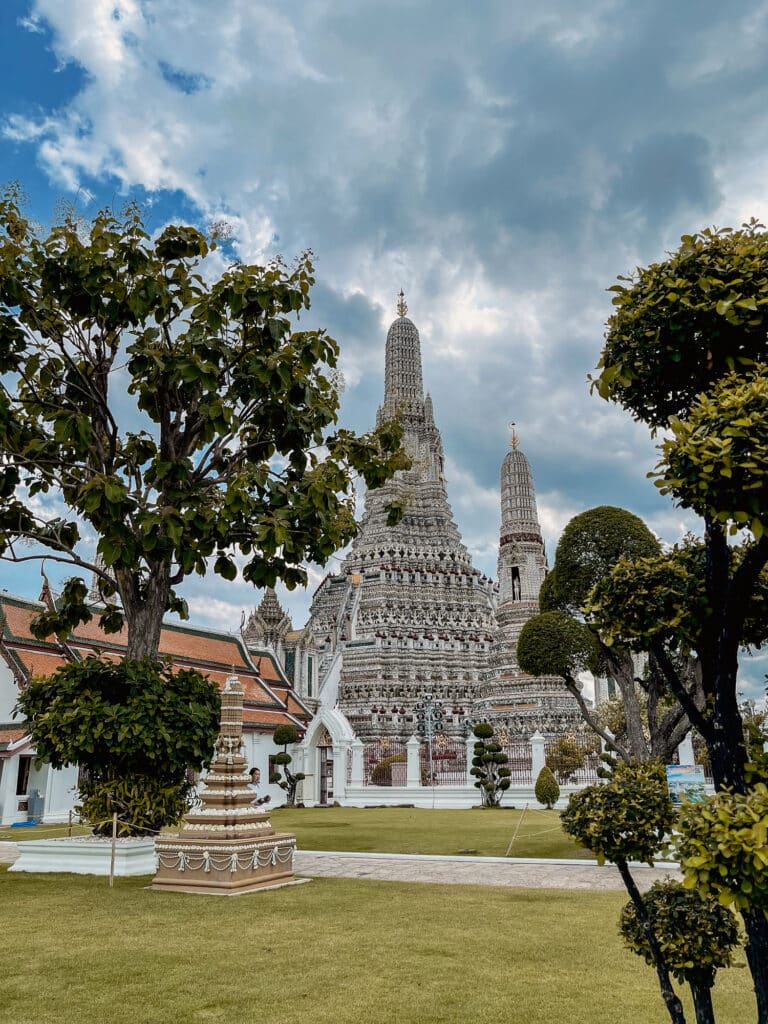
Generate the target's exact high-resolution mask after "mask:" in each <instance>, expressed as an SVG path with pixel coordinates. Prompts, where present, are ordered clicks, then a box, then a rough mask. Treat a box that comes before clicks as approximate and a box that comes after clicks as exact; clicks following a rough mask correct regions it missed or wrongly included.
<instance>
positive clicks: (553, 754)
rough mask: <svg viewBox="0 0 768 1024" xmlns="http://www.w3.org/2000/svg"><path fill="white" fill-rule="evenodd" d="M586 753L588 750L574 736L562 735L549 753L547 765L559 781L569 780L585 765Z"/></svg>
mask: <svg viewBox="0 0 768 1024" xmlns="http://www.w3.org/2000/svg"><path fill="white" fill-rule="evenodd" d="M595 742H597V741H595ZM586 755H587V752H586V750H585V749H584V747H582V745H581V744H580V743H579V741H578V740H577V739H576V738H575V737H574V736H568V735H565V736H560V737H559V738H558V739H557V740H556V741H555V743H554V744H553V746H552V748H551V749H550V751H549V753H548V754H547V757H546V765H547V768H549V769H550V770H551V771H552V772H553V773H554V775H555V777H556V778H557V779H558V781H559V782H568V780H569V779H571V778H573V776H574V775H575V774H576V772H577V771H578V770H579V769H580V768H583V767H584V760H585V758H586Z"/></svg>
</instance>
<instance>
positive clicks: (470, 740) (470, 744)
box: [467, 733, 477, 786]
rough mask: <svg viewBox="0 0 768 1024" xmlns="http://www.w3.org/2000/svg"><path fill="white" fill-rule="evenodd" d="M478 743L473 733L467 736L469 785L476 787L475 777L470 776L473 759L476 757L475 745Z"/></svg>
mask: <svg viewBox="0 0 768 1024" xmlns="http://www.w3.org/2000/svg"><path fill="white" fill-rule="evenodd" d="M476 743H477V737H476V736H474V735H473V734H472V733H470V734H469V736H467V785H468V786H474V784H475V776H474V775H470V772H471V771H472V758H473V757H474V756H475V744H476Z"/></svg>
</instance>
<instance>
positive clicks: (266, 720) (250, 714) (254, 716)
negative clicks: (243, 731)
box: [243, 708, 296, 729]
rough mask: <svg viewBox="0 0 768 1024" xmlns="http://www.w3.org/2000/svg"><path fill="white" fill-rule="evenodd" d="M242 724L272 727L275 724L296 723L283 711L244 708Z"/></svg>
mask: <svg viewBox="0 0 768 1024" xmlns="http://www.w3.org/2000/svg"><path fill="white" fill-rule="evenodd" d="M243 724H244V725H266V726H269V727H270V728H271V729H274V727H275V726H276V725H296V723H295V722H294V721H293V719H292V718H291V717H290V715H287V714H286V713H285V712H284V711H261V710H260V711H252V710H251V709H250V708H246V709H245V710H244V711H243Z"/></svg>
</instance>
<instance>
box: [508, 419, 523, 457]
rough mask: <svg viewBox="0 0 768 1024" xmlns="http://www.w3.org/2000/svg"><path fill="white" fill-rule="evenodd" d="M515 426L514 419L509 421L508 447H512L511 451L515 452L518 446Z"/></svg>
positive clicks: (518, 441)
mask: <svg viewBox="0 0 768 1024" xmlns="http://www.w3.org/2000/svg"><path fill="white" fill-rule="evenodd" d="M515 426H516V424H515V421H514V420H511V421H510V423H509V430H510V435H509V447H510V448H511V449H512V451H513V452H516V451H517V449H518V448H519V447H520V440H519V438H518V436H517V430H515Z"/></svg>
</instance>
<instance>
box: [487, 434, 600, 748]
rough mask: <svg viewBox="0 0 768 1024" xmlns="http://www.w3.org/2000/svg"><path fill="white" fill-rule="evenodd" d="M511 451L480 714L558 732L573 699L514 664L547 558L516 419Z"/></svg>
mask: <svg viewBox="0 0 768 1024" xmlns="http://www.w3.org/2000/svg"><path fill="white" fill-rule="evenodd" d="M509 428H510V441H509V449H510V450H509V451H508V452H507V454H506V456H505V458H504V461H503V462H502V465H501V527H500V531H499V561H498V579H499V603H498V607H497V609H496V621H497V629H496V634H495V639H494V645H493V655H492V658H491V664H492V669H493V672H492V676H491V680H490V681H489V683H488V684H487V685H486V686H485V687H484V688H483V693H484V701H483V705H482V707H481V709H480V710H481V711H482V713H483V714H484V715H485V716H487V717H488V719H489V720H491V721H500V724H501V725H503V726H504V727H505V728H507V729H508V730H509V731H510V732H512V733H517V734H521V733H522V734H524V735H530V734H531V733H533V732H534V731H535V730H536V729H538V730H539V731H540V732H542V733H544V734H546V735H553V734H561V733H562V732H564V731H565V730H566V729H568V728H573V727H575V726H577V725H578V723H579V721H580V716H579V710H578V707H577V706H576V702H575V701H574V699H573V698H572V697H571V696H570V694H568V693H567V691H566V690H565V688H564V687H563V685H562V681H561V680H560V679H557V678H554V677H546V676H545V677H541V678H538V679H534V678H533V677H531V676H526V675H524V674H523V673H522V672H521V671H520V668H519V666H518V664H517V641H518V639H519V637H520V632H521V630H522V628H523V626H524V625H525V623H526V622H527V621H528V620H529V619H530V618H532V617H533V616H534V615H536V614H537V613H538V611H539V591H540V590H541V585H542V583H543V582H544V577H545V576H546V574H547V558H546V553H545V550H544V541H543V540H542V536H541V527H540V526H539V516H538V511H537V508H536V492H535V490H534V486H533V474H532V473H531V467H530V465H529V464H528V459H527V458H526V457H525V455H524V454H523V452H522V451H521V450H520V443H519V439H518V435H517V430H516V425H515V423H514V422H511V423H510V424H509Z"/></svg>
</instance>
